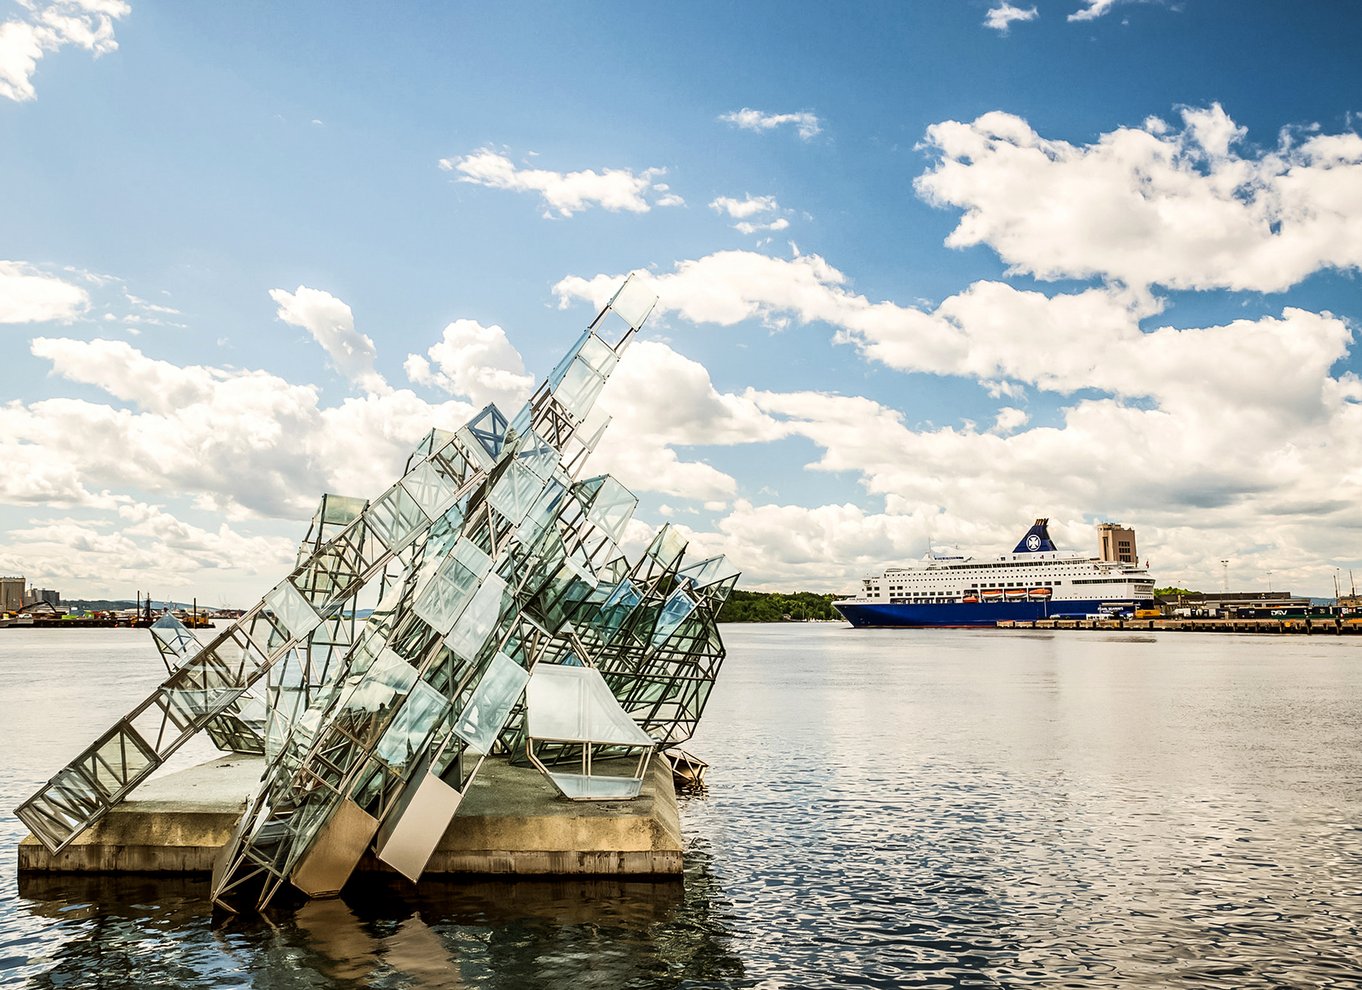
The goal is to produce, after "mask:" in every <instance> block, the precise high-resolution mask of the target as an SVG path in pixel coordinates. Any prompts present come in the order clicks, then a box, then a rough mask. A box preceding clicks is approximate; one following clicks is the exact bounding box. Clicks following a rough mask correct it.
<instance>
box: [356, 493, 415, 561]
mask: <svg viewBox="0 0 1362 990" xmlns="http://www.w3.org/2000/svg"><path fill="white" fill-rule="evenodd" d="M364 519H365V522H366V523H367V524H368V526H369V532H370V533H372V534H373V535H374V536H375V537H377V538H378V539H379V540H381V541H382V542H383V543H384V544H385V545H386V546H388V547H390V548H397V547H400V546H402V545H403V544H405V543H406V542H407V540H408V539H410V538H411V537H412V535H414V534H415V533H416V531H417V530H418V529H420V528H422V527H424V526H427V525H429V524H430V520H429V519H428V518H427V517H426V514H425V513H424V512H422V511H421V507H420V506H419V505H417V504H416V500H415V499H414V498H412V497H411V494H410V493H409V492H408V491H407V490H406V489H405V488H403V487H402V486H401V485H397V486H396V487H394V488H392V489H390V490H389V491H388V492H387V494H385V495H384V496H383V497H382V498H380V499H379V500H378V501H377V502H375V503H374V504H373V505H371V506H369V511H368V512H366V513H365V514H364Z"/></svg>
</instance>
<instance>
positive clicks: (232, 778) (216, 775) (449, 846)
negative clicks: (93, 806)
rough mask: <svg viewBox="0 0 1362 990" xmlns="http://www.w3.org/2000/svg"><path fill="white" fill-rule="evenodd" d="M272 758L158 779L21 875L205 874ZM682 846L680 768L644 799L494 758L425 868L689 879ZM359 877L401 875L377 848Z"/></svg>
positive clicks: (508, 875)
mask: <svg viewBox="0 0 1362 990" xmlns="http://www.w3.org/2000/svg"><path fill="white" fill-rule="evenodd" d="M263 765H264V761H263V759H262V758H259V757H246V756H224V757H220V758H218V759H216V760H213V761H211V762H209V763H205V764H202V765H200V766H197V767H192V768H190V769H188V770H181V771H179V772H178V773H173V774H167V775H166V776H164V777H153V778H152V779H151V780H149V781H148V782H147V783H146V784H144V785H143V786H142V788H140V789H139V790H138V791H137V792H136V793H134V795H133V796H132V797H131V798H130V799H129V800H127V801H125V802H123V803H122V804H121V805H119V806H118V807H117V808H115V809H113V810H112V811H111V812H110V813H109V814H108V815H107V816H106V817H105V818H104V819H103V820H102V821H100V822H99V823H97V824H96V825H95V826H94V827H92V828H91V829H89V830H88V831H87V832H85V833H84V834H83V835H81V836H79V837H78V838H77V839H76V840H75V841H74V842H73V843H72V844H71V845H70V846H68V847H67V848H66V849H64V850H63V851H62V852H61V853H59V854H57V855H56V856H53V855H51V854H50V853H48V851H47V849H46V848H44V847H43V845H42V844H41V843H40V842H39V841H38V840H37V839H35V838H34V837H33V836H31V835H30V836H27V837H26V838H24V839H23V840H22V841H21V842H20V844H19V849H18V859H19V864H18V865H19V874H20V876H21V877H24V876H28V875H35V874H48V875H51V874H80V873H90V874H100V873H102V874H162V875H165V874H178V875H187V876H197V875H204V876H206V875H208V874H210V873H211V872H212V868H213V860H214V858H215V857H216V856H217V854H218V851H219V850H220V849H221V847H222V846H223V844H224V843H226V841H227V840H228V838H229V837H230V836H231V832H232V828H233V827H234V826H235V824H236V821H237V818H238V817H239V816H240V814H241V812H242V810H243V809H244V807H245V801H246V798H247V796H248V795H249V793H250V792H251V790H252V789H253V787H254V785H255V783H256V781H258V780H259V778H260V772H261V770H262V769H263ZM682 844H683V843H682V837H681V825H680V818H679V813H678V809H677V803H676V794H675V791H674V789H673V786H672V775H671V771H670V769H669V768H668V766H667V764H666V762H665V760H663V759H662V758H661V757H660V756H654V757H653V760H652V762H651V764H650V767H649V771H648V774H647V777H646V778H645V779H644V783H643V790H642V793H641V794H640V796H639V797H638V798H636V799H635V800H633V801H609V802H574V801H568V800H567V799H566V798H563V797H561V796H559V795H558V793H557V791H555V790H554V788H553V785H552V784H550V783H549V782H548V781H547V780H546V779H545V778H544V776H543V775H542V774H541V773H539V771H537V770H535V769H533V768H531V767H517V766H512V765H511V764H510V763H509V762H508V761H506V760H505V759H489V760H488V761H487V762H486V763H485V764H484V765H483V767H482V770H481V772H480V773H479V774H478V776H477V777H476V778H474V781H473V783H472V785H471V786H470V788H469V793H468V794H467V796H466V797H465V798H464V800H463V803H462V805H461V806H460V807H459V811H458V814H457V815H456V816H455V818H454V821H453V823H452V824H451V825H450V827H449V830H448V831H447V832H446V833H445V836H444V838H443V839H442V840H441V841H440V844H439V845H438V846H437V847H436V850H435V853H434V854H433V855H432V857H431V860H430V863H429V864H428V866H427V868H426V873H425V875H426V876H438V877H448V876H468V877H482V878H490V877H501V878H505V879H514V878H518V877H541V878H548V877H617V878H626V877H627V878H636V879H648V878H656V879H679V878H680V876H681V873H682V869H683V863H682ZM359 872H365V873H391V874H393V875H394V876H396V874H395V873H394V871H392V870H391V868H389V867H388V866H386V865H385V864H384V863H382V862H380V861H379V860H378V859H377V858H376V857H374V856H373V854H372V852H370V853H366V854H365V857H364V859H363V860H362V861H361V862H360V865H359Z"/></svg>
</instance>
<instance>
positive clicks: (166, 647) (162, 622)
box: [151, 612, 199, 657]
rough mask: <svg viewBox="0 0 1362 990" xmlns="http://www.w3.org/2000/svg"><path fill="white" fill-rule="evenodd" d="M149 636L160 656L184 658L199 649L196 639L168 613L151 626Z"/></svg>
mask: <svg viewBox="0 0 1362 990" xmlns="http://www.w3.org/2000/svg"><path fill="white" fill-rule="evenodd" d="M151 635H152V636H153V637H155V639H156V643H157V645H158V647H159V648H160V651H161V653H162V654H169V655H170V656H176V657H179V656H185V655H186V654H188V653H191V652H193V651H194V650H196V649H198V647H199V641H198V639H196V638H195V636H194V634H193V633H192V632H190V631H189V628H188V627H187V626H185V624H184V623H183V622H181V621H180V620H179V619H177V618H175V616H173V615H171V614H170V613H169V612H167V613H166V614H165V615H163V616H161V617H160V618H159V619H157V620H156V621H155V622H153V623H152V624H151Z"/></svg>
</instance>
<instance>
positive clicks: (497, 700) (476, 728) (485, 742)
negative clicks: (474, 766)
mask: <svg viewBox="0 0 1362 990" xmlns="http://www.w3.org/2000/svg"><path fill="white" fill-rule="evenodd" d="M529 678H530V675H529V674H527V673H526V672H525V668H524V667H522V666H520V664H518V663H516V662H515V661H514V660H512V659H511V658H510V657H508V656H507V655H506V654H504V653H497V654H495V655H494V656H493V657H492V662H491V663H490V664H489V665H488V667H487V672H486V673H485V674H483V675H482V680H481V681H479V682H478V687H477V690H475V691H474V692H473V697H472V698H470V699H469V701H468V707H467V708H465V709H464V710H463V714H462V715H460V716H459V720H458V722H456V723H455V725H454V732H455V733H456V734H457V735H458V736H459V738H460V739H462V740H463V741H464V742H466V743H468V745H469V746H470V747H471V748H473V749H474V750H476V751H477V752H479V753H486V752H489V751H490V750H491V748H492V744H493V743H494V742H496V738H497V736H498V735H499V734H500V733H501V730H502V728H503V727H505V725H506V718H507V716H509V715H510V714H511V706H512V705H514V704H515V703H516V699H517V698H519V697H520V694H521V692H522V691H524V690H525V682H526V681H528V680H529Z"/></svg>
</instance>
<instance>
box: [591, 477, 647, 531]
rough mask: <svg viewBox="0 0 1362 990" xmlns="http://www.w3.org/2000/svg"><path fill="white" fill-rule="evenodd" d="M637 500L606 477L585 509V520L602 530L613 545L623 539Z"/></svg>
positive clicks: (613, 480) (631, 493)
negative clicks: (588, 506)
mask: <svg viewBox="0 0 1362 990" xmlns="http://www.w3.org/2000/svg"><path fill="white" fill-rule="evenodd" d="M637 507H638V498H636V497H635V495H634V493H633V492H631V491H629V489H627V488H625V487H624V486H623V485H621V484H620V483H619V482H618V481H616V480H615V479H614V478H612V477H610V476H608V475H607V476H606V478H605V480H604V481H603V482H602V484H601V487H600V490H599V491H597V492H596V497H595V498H593V499H592V500H591V507H590V508H589V509H587V513H586V514H587V518H588V519H590V520H591V521H592V522H593V523H595V524H596V525H597V526H599V527H600V528H601V529H603V530H604V531H605V533H606V535H607V536H609V537H610V539H611V540H613V541H614V542H615V543H618V542H619V541H620V540H622V539H623V538H624V530H625V527H627V526H628V525H629V520H630V519H632V518H633V517H634V509H636V508H637Z"/></svg>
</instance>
